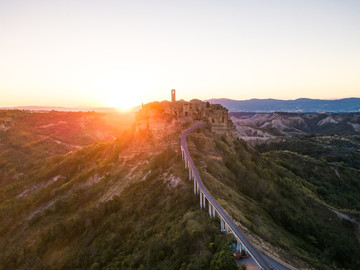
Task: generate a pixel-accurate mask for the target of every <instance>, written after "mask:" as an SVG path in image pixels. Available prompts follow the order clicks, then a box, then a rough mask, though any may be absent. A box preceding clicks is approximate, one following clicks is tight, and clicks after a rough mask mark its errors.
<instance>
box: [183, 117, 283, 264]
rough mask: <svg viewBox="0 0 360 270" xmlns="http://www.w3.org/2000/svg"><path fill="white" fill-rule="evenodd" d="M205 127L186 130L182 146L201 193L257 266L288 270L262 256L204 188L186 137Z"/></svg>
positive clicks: (197, 125) (196, 126) (202, 123)
mask: <svg viewBox="0 0 360 270" xmlns="http://www.w3.org/2000/svg"><path fill="white" fill-rule="evenodd" d="M203 125H204V122H201V123H199V124H196V125H195V126H192V127H190V128H188V129H187V130H185V131H184V132H183V133H182V134H181V146H182V148H183V150H184V152H185V155H186V158H187V159H188V160H189V165H190V167H191V169H192V171H193V173H194V181H197V183H198V185H199V187H200V191H201V192H202V193H203V194H204V195H205V197H206V198H207V199H208V202H210V203H211V204H212V206H213V207H214V208H215V209H216V212H217V214H218V216H219V217H220V218H222V219H223V220H224V221H225V222H226V223H227V224H228V226H229V227H230V229H231V231H232V232H233V234H234V236H235V237H237V238H238V239H240V240H241V242H242V244H243V245H244V246H245V248H246V250H247V251H248V253H249V254H250V255H251V257H252V258H253V259H254V261H255V262H256V263H257V265H259V266H260V268H261V269H264V270H270V269H281V270H285V269H286V270H287V269H288V268H286V267H284V266H282V265H281V264H279V263H278V262H276V263H275V261H274V260H272V259H270V258H269V257H266V259H265V258H264V257H263V256H262V254H261V253H260V252H258V251H257V249H255V247H253V245H252V244H251V243H250V242H249V241H248V240H247V239H246V237H245V235H244V234H243V232H242V231H241V230H240V229H239V228H238V227H237V226H236V225H235V224H234V222H233V221H232V220H231V218H230V217H229V216H228V215H227V214H226V213H225V211H224V210H223V208H222V207H221V206H220V205H219V204H218V203H217V202H216V200H215V199H214V197H213V196H212V195H211V194H210V192H209V191H208V190H207V189H206V187H205V186H204V184H203V182H202V180H201V178H200V176H199V174H198V172H197V170H196V167H195V165H194V162H193V160H192V159H191V156H190V154H189V151H188V149H187V142H186V136H187V135H188V134H189V133H190V132H192V131H193V130H195V129H197V128H199V127H201V126H203Z"/></svg>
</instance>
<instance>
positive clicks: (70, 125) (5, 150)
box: [0, 110, 133, 184]
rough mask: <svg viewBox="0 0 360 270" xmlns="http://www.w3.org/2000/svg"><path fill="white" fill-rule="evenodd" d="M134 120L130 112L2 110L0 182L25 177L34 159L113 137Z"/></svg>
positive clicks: (44, 157) (0, 116)
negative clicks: (124, 113)
mask: <svg viewBox="0 0 360 270" xmlns="http://www.w3.org/2000/svg"><path fill="white" fill-rule="evenodd" d="M132 122H133V115H130V114H129V115H121V117H120V115H119V114H115V113H108V114H106V113H94V112H56V111H51V112H30V111H19V110H0V174H1V176H0V184H1V183H3V182H6V181H9V180H11V179H13V178H19V177H22V173H27V170H26V169H27V168H26V166H27V165H29V166H30V167H32V165H33V162H38V161H39V160H44V159H46V158H48V157H50V156H53V155H57V154H65V153H68V152H69V151H73V150H76V149H77V148H79V147H82V146H85V145H90V144H92V143H94V142H96V141H111V140H113V139H114V138H115V137H117V136H119V135H120V134H121V133H122V132H123V131H124V130H125V129H127V128H129V127H130V125H131V123H132ZM24 166H25V168H24Z"/></svg>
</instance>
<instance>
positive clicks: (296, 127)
mask: <svg viewBox="0 0 360 270" xmlns="http://www.w3.org/2000/svg"><path fill="white" fill-rule="evenodd" d="M229 118H230V119H231V121H232V122H233V123H234V125H235V127H236V133H237V136H238V137H239V138H241V139H244V140H245V141H247V142H249V143H250V144H252V145H255V144H261V143H263V142H271V141H273V142H278V141H280V140H282V139H283V138H284V137H287V136H305V135H309V136H310V135H315V134H317V135H323V136H331V135H342V136H345V135H346V136H352V135H354V136H358V135H360V113H341V114H335V113H331V114H330V113H321V114H317V113H285V112H282V113H281V112H280V113H244V112H234V113H229Z"/></svg>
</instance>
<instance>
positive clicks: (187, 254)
mask: <svg viewBox="0 0 360 270" xmlns="http://www.w3.org/2000/svg"><path fill="white" fill-rule="evenodd" d="M8 113H9V114H16V115H15V116H12V118H6V119H5V117H4V118H2V119H3V123H4V124H3V125H4V126H5V128H3V131H2V132H3V133H2V134H3V135H2V137H0V138H1V139H2V141H1V147H3V148H2V149H3V152H2V153H3V154H2V156H1V161H2V164H4V165H3V166H2V167H1V170H2V172H3V174H2V176H1V177H2V178H1V179H0V180H1V181H0V266H1V268H3V269H214V270H215V269H237V266H236V263H235V260H234V258H233V256H232V254H231V250H230V249H229V248H228V245H229V244H230V243H232V242H233V241H234V239H233V238H232V237H231V235H227V234H224V233H221V232H220V229H219V220H218V219H210V218H209V216H208V213H207V211H201V210H200V209H199V201H198V197H196V196H194V195H193V185H192V182H189V180H188V172H187V171H186V169H185V168H184V166H183V162H182V160H181V153H180V140H179V136H180V134H181V132H182V131H183V130H185V129H186V128H188V127H189V126H191V125H194V123H196V122H198V121H203V122H205V123H206V124H205V126H204V127H203V128H200V129H198V130H196V131H194V132H193V133H191V134H190V135H189V136H188V145H189V151H190V154H191V156H192V158H193V160H194V162H195V165H196V167H197V169H198V171H199V173H200V175H201V177H202V179H203V181H204V184H205V186H206V187H207V188H208V190H209V191H210V192H211V193H212V194H213V196H214V197H215V198H216V199H217V201H218V203H220V204H221V206H222V207H223V208H224V209H225V210H226V211H227V212H228V214H229V215H230V216H231V217H232V218H233V220H234V221H235V222H236V223H237V224H238V226H239V227H240V228H241V229H242V230H243V231H244V232H245V233H246V235H247V236H248V239H249V240H250V241H251V242H252V243H253V244H254V245H255V246H256V247H257V248H258V249H259V250H260V251H261V252H267V253H268V254H271V255H273V256H275V257H278V258H280V259H281V260H283V261H285V262H287V263H289V264H290V265H292V266H294V267H297V268H300V269H308V268H309V267H313V268H315V269H343V268H345V269H357V268H359V266H360V262H359V257H360V256H358V255H359V254H360V248H359V239H360V238H357V236H359V232H358V231H357V228H356V227H355V225H354V224H355V223H356V222H358V221H359V218H360V217H359V214H358V213H359V210H360V197H359V196H360V183H359V179H360V173H359V167H358V166H359V164H358V160H359V159H358V156H357V155H358V153H359V152H358V149H359V148H358V144H356V141H357V140H358V137H356V136H357V135H356V133H354V134H347V135H337V137H335V135H333V137H332V140H330V141H329V140H327V139H326V138H330V137H331V136H330V137H329V135H326V132H325V133H324V134H320V135H314V134H312V135H311V136H310V135H309V134H307V133H305V135H301V137H299V134H296V136H293V135H291V132H292V131H290V132H289V133H283V134H281V136H280V137H281V138H282V140H283V141H282V142H287V144H284V145H285V146H284V145H283V146H284V148H281V145H280V144H276V143H275V144H268V145H261V146H257V148H256V149H255V148H252V147H251V146H250V145H249V144H248V143H246V142H245V141H244V140H241V139H239V138H238V137H237V136H236V130H235V127H237V124H238V123H236V121H235V123H234V124H235V127H234V126H233V124H232V122H229V121H228V115H227V110H226V109H224V108H223V107H221V106H219V105H211V104H209V103H203V102H201V101H198V100H193V101H191V102H185V101H179V102H176V103H170V102H162V103H159V102H154V103H150V104H145V105H144V106H143V108H142V110H141V111H139V112H138V113H137V114H136V115H135V122H134V123H133V124H124V125H120V124H119V123H121V122H123V123H128V122H127V120H126V118H125V119H122V120H119V119H116V120H115V121H114V122H112V121H111V120H110V119H109V122H107V121H106V120H105V119H104V118H103V117H104V115H103V114H98V113H64V114H58V113H57V112H56V113H55V112H51V113H45V114H44V117H41V115H40V114H33V113H30V112H18V111H9V112H8ZM17 114H19V115H17ZM7 117H9V116H8V115H7ZM88 117H90V119H92V121H90V120H88V119H89V118H88ZM253 117H254V115H251V116H250V117H249V119H250V118H253ZM291 117H293V115H291ZM296 117H299V116H296ZM296 117H295V118H296ZM325 117H328V116H325ZM331 117H332V119H334V120H335V121H338V122H339V118H337V116H336V115H334V116H331ZM349 117H350V116H349ZM351 117H352V118H351V119H357V118H356V114H354V115H353V116H351ZM283 118H286V119H287V117H285V116H284V117H283ZM43 119H47V120H46V121H45V120H43ZM239 119H242V120H241V121H245V120H246V116H244V115H243V116H241V117H240V118H239ZM323 119H325V118H319V119H317V120H316V121H315V120H314V123H319V122H321V121H323ZM346 119H350V118H346ZM37 121H40V122H37ZM44 121H45V122H44ZM60 121H67V124H62V123H60V124H59V122H60ZM86 121H87V122H86ZM304 121H305V120H304ZM344 121H345V120H344ZM346 121H350V120H346ZM351 121H353V120H351ZM354 121H355V120H354ZM329 122H330V124H333V123H331V122H332V121H329ZM34 123H36V124H34ZM71 123H73V124H71ZM81 123H83V124H81ZM84 123H85V124H84ZM259 123H260V122H259ZM309 123H310V122H309ZM39 125H40V126H43V125H45V126H46V127H52V128H53V131H51V130H48V129H46V128H35V127H38V126H39ZM49 125H50V126H49ZM308 125H309V124H308ZM58 126H59V127H58ZM31 127H34V128H31ZM56 127H57V128H56ZM79 127H80V128H79ZM322 127H326V125H325V124H324V125H322ZM275 129H276V127H272V129H271V132H273V133H272V135H273V136H275V132H284V130H283V131H281V130H280V129H279V130H277V131H276V130H275ZM44 130H46V131H44ZM303 130H304V129H303ZM100 131H101V133H100V134H102V137H101V136H98V137H96V135H94V134H97V135H99V133H98V132H100ZM10 132H11V133H10ZM304 132H305V131H304ZM4 134H5V135H6V136H4ZM9 134H12V136H10V135H9ZM19 134H20V135H19ZM89 134H90V135H89ZM112 136H114V137H116V138H114V137H112ZM343 136H347V137H346V138H352V141H351V142H349V141H346V142H345V143H344V144H342V143H341V142H344V141H343V140H342V138H344V137H343ZM13 137H14V138H19V139H16V140H15V139H12V138H13ZM43 137H45V138H46V139H43V140H40V142H46V144H44V145H43V144H42V143H38V140H39V139H40V138H43ZM48 138H55V140H59V141H61V142H63V143H66V144H70V142H72V141H75V142H76V145H77V146H78V147H70V146H69V148H66V147H61V148H59V149H58V148H56V147H55V146H56V145H58V143H53V140H51V139H48ZM101 138H102V140H99V139H101ZM16 142H18V144H15V143H16ZM20 142H22V144H21V143H20ZM31 142H35V143H31ZM29 143H30V144H29ZM23 144H25V145H26V147H24V146H23ZM27 144H29V146H27ZM329 144H331V146H332V147H329ZM61 145H62V144H61ZM74 145H75V144H74ZM314 146H316V147H314ZM345 146H346V147H345ZM28 147H29V148H28ZM261 147H263V148H261ZM267 147H268V148H267ZM286 147H287V148H286ZM290 147H292V148H291V149H290ZM336 147H337V148H336ZM285 148H286V149H285ZM24 149H26V151H24ZM296 149H298V150H296ZM309 149H310V150H312V151H313V152H310V150H309ZM325 149H328V150H329V151H328V152H326V151H324V150H325ZM349 149H352V150H351V151H349ZM295 150H296V151H295ZM324 153H325V156H324ZM20 154H21V155H22V156H23V159H22V162H20V163H16V162H15V161H16V158H14V157H17V156H19V155H20ZM340 159H341V160H340ZM335 211H336V212H335ZM345 216H346V217H348V219H350V220H348V219H344V218H341V217H345ZM356 233H358V235H356Z"/></svg>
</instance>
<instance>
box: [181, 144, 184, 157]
mask: <svg viewBox="0 0 360 270" xmlns="http://www.w3.org/2000/svg"><path fill="white" fill-rule="evenodd" d="M181 159H182V160H184V149H182V147H181Z"/></svg>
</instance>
